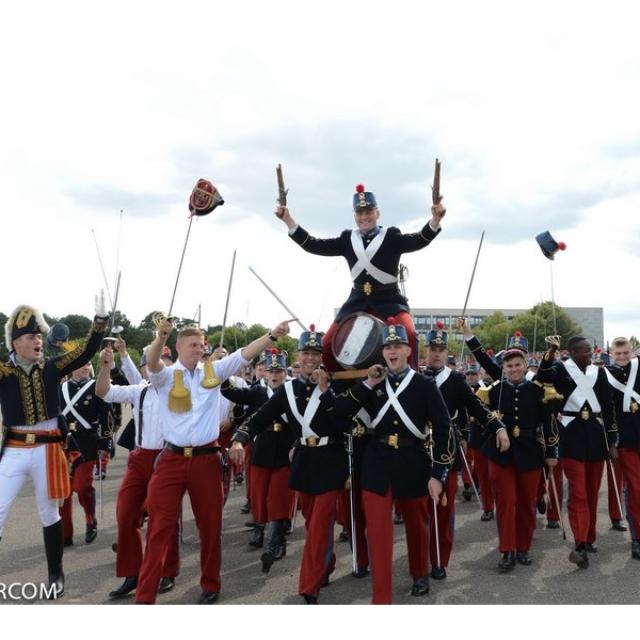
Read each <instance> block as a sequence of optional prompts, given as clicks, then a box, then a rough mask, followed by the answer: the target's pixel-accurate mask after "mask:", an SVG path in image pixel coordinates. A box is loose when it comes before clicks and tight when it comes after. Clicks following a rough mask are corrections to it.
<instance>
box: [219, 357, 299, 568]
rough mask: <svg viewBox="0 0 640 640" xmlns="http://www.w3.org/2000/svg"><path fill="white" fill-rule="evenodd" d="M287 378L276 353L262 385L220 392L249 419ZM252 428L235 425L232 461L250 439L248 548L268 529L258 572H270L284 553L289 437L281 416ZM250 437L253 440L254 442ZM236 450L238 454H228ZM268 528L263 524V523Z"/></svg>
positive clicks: (227, 387) (268, 362) (225, 387)
mask: <svg viewBox="0 0 640 640" xmlns="http://www.w3.org/2000/svg"><path fill="white" fill-rule="evenodd" d="M286 377H287V361H286V356H285V354H284V353H279V352H278V350H277V349H272V350H270V351H268V352H267V359H266V371H265V379H266V381H267V386H266V387H263V386H261V385H255V386H252V387H249V388H245V389H237V388H232V387H231V386H230V385H229V383H228V382H225V383H223V385H222V387H221V390H220V391H221V393H222V395H223V396H224V397H225V398H228V399H229V400H231V401H232V402H235V403H238V404H243V405H247V406H248V410H247V412H248V413H249V415H251V414H253V413H255V411H257V410H258V409H259V408H260V407H261V406H262V405H263V404H265V403H266V402H267V401H268V400H269V398H271V397H273V395H274V394H275V392H276V390H277V389H278V388H279V387H281V386H282V384H283V383H284V382H285V380H286ZM255 429H256V423H255V422H249V423H248V424H247V423H245V424H243V425H241V426H240V428H239V429H238V430H237V431H236V433H235V435H234V436H233V440H232V445H231V453H230V455H231V459H232V460H233V459H234V458H237V459H241V456H243V453H242V447H243V445H244V444H246V443H247V442H251V441H252V440H253V453H252V457H251V497H250V500H251V513H252V515H253V519H254V521H255V523H256V527H255V529H254V540H253V541H252V542H250V543H249V544H251V545H252V546H255V547H259V546H262V540H261V539H260V538H261V537H262V536H263V534H264V529H265V524H266V525H267V549H266V551H265V553H263V554H262V558H261V560H262V570H263V571H264V572H265V573H268V572H269V569H270V568H271V565H272V564H273V562H274V561H275V560H280V558H282V557H283V556H284V555H285V554H286V548H287V543H286V538H285V528H286V524H287V521H288V519H289V516H290V515H291V503H292V500H291V491H290V489H289V464H290V463H289V452H290V450H291V447H292V445H293V440H294V435H293V432H292V430H291V427H290V426H289V423H288V421H287V419H286V415H284V414H283V415H280V416H279V417H278V418H277V419H276V420H274V421H273V423H272V424H271V425H269V426H268V427H267V428H266V429H263V430H261V431H260V432H257V431H256V430H255ZM254 438H255V440H254ZM234 451H237V453H233V452H234ZM267 523H268V524H267Z"/></svg>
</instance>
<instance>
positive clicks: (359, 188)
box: [356, 184, 364, 193]
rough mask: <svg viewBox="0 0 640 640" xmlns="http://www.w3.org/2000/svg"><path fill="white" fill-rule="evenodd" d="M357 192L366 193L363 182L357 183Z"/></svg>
mask: <svg viewBox="0 0 640 640" xmlns="http://www.w3.org/2000/svg"><path fill="white" fill-rule="evenodd" d="M356 193H364V185H363V184H357V185H356Z"/></svg>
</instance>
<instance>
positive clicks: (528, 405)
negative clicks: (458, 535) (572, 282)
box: [482, 336, 558, 572]
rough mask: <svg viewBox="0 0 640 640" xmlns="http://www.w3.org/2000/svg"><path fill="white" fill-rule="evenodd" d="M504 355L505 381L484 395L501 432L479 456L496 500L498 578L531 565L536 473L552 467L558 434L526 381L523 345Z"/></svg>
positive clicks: (536, 389)
mask: <svg viewBox="0 0 640 640" xmlns="http://www.w3.org/2000/svg"><path fill="white" fill-rule="evenodd" d="M514 338H517V339H512V340H511V345H513V344H514V343H515V342H520V343H521V344H519V346H518V347H514V346H511V345H510V347H509V348H508V349H507V351H506V352H505V353H504V355H503V361H502V362H503V369H504V372H505V376H504V378H503V379H502V381H498V382H497V383H495V384H494V385H492V387H491V389H490V391H489V408H490V409H492V410H494V411H495V412H497V414H498V415H500V416H502V422H503V423H504V425H505V426H503V427H500V428H498V429H497V430H495V431H494V432H493V435H494V437H490V438H489V439H487V441H486V442H485V444H484V446H483V449H482V451H483V453H484V454H485V455H486V456H487V458H489V475H490V477H491V481H492V483H493V492H494V495H495V500H496V519H497V522H498V536H499V540H500V552H501V553H502V559H501V560H500V562H499V563H498V569H499V570H500V571H501V572H507V571H510V570H512V569H513V568H514V567H515V565H516V561H517V562H519V563H520V564H523V565H530V564H531V557H530V555H529V550H530V547H531V541H532V539H533V532H534V530H535V526H536V515H535V508H536V496H537V490H538V482H539V480H540V473H541V469H542V468H543V466H544V464H545V462H546V464H547V466H549V467H550V468H551V467H553V466H555V464H556V462H557V457H558V452H557V445H558V433H557V426H556V423H555V420H554V418H553V416H552V415H551V411H550V409H549V407H548V406H547V405H545V404H544V402H543V399H544V390H543V388H542V385H541V384H539V383H536V382H532V381H530V380H527V378H526V376H525V373H526V369H527V361H526V356H525V351H526V348H527V345H526V339H525V338H522V337H518V336H515V337H514Z"/></svg>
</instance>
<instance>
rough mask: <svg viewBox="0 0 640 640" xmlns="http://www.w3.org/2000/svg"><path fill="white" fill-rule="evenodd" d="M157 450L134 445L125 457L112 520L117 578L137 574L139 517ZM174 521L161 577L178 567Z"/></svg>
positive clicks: (139, 541) (168, 575)
mask: <svg viewBox="0 0 640 640" xmlns="http://www.w3.org/2000/svg"><path fill="white" fill-rule="evenodd" d="M159 453H160V451H159V450H157V449H141V448H137V449H134V450H133V451H132V452H131V453H130V454H129V458H128V459H127V470H126V472H125V474H124V478H122V484H121V485H120V490H119V491H118V500H117V502H116V521H117V523H118V552H117V556H116V575H117V576H118V577H119V578H125V577H128V576H137V575H138V574H139V573H140V566H141V565H142V536H141V535H140V521H141V519H142V515H143V513H144V510H145V502H146V499H147V489H148V485H149V481H150V480H151V474H152V473H153V463H154V461H155V459H156V458H157V456H158V454H159ZM177 525H178V523H177V521H176V523H175V528H174V529H175V531H174V533H175V535H174V536H173V537H172V538H171V540H170V542H169V549H168V551H167V555H166V558H165V562H164V567H163V568H162V574H161V575H162V577H163V578H175V577H176V575H177V574H178V570H179V568H180V551H179V547H178V526H177Z"/></svg>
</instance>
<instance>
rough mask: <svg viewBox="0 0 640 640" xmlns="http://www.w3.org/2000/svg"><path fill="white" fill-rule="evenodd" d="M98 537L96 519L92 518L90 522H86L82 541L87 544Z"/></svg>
mask: <svg viewBox="0 0 640 640" xmlns="http://www.w3.org/2000/svg"><path fill="white" fill-rule="evenodd" d="M97 537H98V521H97V520H96V519H95V516H94V518H93V521H92V522H89V523H88V524H87V528H86V531H85V533H84V541H85V542H86V543H87V544H91V543H92V542H93V541H94V540H95V539H96V538H97Z"/></svg>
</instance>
